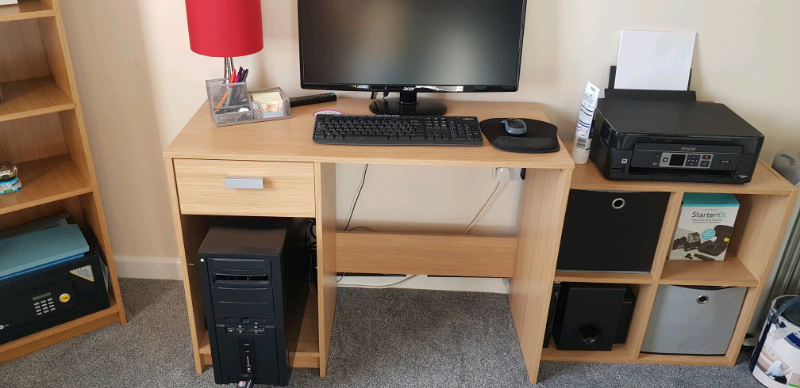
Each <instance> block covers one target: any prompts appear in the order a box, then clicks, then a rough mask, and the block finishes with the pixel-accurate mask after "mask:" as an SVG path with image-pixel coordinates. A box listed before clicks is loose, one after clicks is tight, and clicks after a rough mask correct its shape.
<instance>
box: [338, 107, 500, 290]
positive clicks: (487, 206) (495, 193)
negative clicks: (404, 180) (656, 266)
mask: <svg viewBox="0 0 800 388" xmlns="http://www.w3.org/2000/svg"><path fill="white" fill-rule="evenodd" d="M387 94H388V93H387ZM384 98H385V96H384ZM367 169H369V164H365V165H364V171H363V173H362V174H361V182H360V183H359V184H358V190H357V191H356V193H355V195H354V196H353V201H352V202H351V205H350V211H349V213H348V215H347V225H345V227H344V230H345V231H353V230H358V229H365V230H369V231H373V232H378V230H376V229H373V228H370V227H368V226H358V227H355V228H353V229H349V228H350V223H351V222H352V220H353V213H354V212H355V210H356V205H358V199H359V198H360V197H361V191H362V190H363V189H364V182H365V181H366V179H367ZM505 188H506V182H505V181H501V182H497V185H496V186H495V187H494V190H492V193H491V194H489V197H488V198H486V202H484V203H483V206H481V208H480V210H478V213H477V214H475V217H474V218H473V219H472V221H471V222H470V223H469V225H468V226H467V228H466V229H465V230H464V234H467V233H469V231H470V230H472V228H473V227H474V226H475V224H477V223H478V221H479V220H480V219H481V217H482V216H483V215H484V213H486V211H487V210H489V209H491V207H492V206H493V205H494V202H495V201H496V200H497V198H499V197H500V194H502V193H503V190H505ZM417 276H419V275H409V276H408V277H406V278H405V279H403V280H400V281H398V282H394V283H389V284H383V285H377V286H376V285H372V284H356V283H340V282H341V281H342V279H344V277H345V273H343V274H342V276H340V277H339V278H338V279H336V283H337V284H338V285H342V286H351V287H363V288H389V287H394V286H399V285H401V284H403V283H406V282H408V281H410V280H411V279H414V278H416V277H417Z"/></svg>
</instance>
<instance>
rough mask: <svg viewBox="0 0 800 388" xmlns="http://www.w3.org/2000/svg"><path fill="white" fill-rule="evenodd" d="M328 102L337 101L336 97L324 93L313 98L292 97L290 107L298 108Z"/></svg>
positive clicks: (312, 96)
mask: <svg viewBox="0 0 800 388" xmlns="http://www.w3.org/2000/svg"><path fill="white" fill-rule="evenodd" d="M328 101H336V95H335V94H333V93H322V94H314V95H311V96H303V97H292V98H290V99H289V106H290V107H292V108H294V107H296V106H303V105H311V104H321V103H323V102H328Z"/></svg>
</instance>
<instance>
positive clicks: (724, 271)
mask: <svg viewBox="0 0 800 388" xmlns="http://www.w3.org/2000/svg"><path fill="white" fill-rule="evenodd" d="M659 283H660V284H672V285H680V286H697V285H704V286H717V287H758V278H756V277H755V276H754V275H753V274H752V273H750V270H748V269H747V267H745V265H744V264H743V263H742V262H741V261H740V260H739V258H738V257H736V256H733V255H727V256H726V257H725V260H724V261H714V262H708V261H697V260H667V262H666V264H665V265H664V272H662V273H661V279H660V280H659Z"/></svg>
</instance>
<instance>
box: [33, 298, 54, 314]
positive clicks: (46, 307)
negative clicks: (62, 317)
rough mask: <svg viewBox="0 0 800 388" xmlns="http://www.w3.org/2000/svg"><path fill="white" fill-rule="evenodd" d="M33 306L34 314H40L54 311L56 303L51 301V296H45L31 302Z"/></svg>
mask: <svg viewBox="0 0 800 388" xmlns="http://www.w3.org/2000/svg"><path fill="white" fill-rule="evenodd" d="M33 307H34V308H35V309H36V315H42V314H47V313H49V312H53V311H56V305H55V302H53V298H47V299H43V300H40V301H38V302H33Z"/></svg>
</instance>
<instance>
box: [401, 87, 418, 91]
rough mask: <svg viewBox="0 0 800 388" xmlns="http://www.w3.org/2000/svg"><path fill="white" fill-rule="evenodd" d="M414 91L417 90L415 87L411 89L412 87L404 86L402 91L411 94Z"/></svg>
mask: <svg viewBox="0 0 800 388" xmlns="http://www.w3.org/2000/svg"><path fill="white" fill-rule="evenodd" d="M414 90H417V89H416V88H415V87H413V86H404V87H403V91H405V92H413V91H414Z"/></svg>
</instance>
